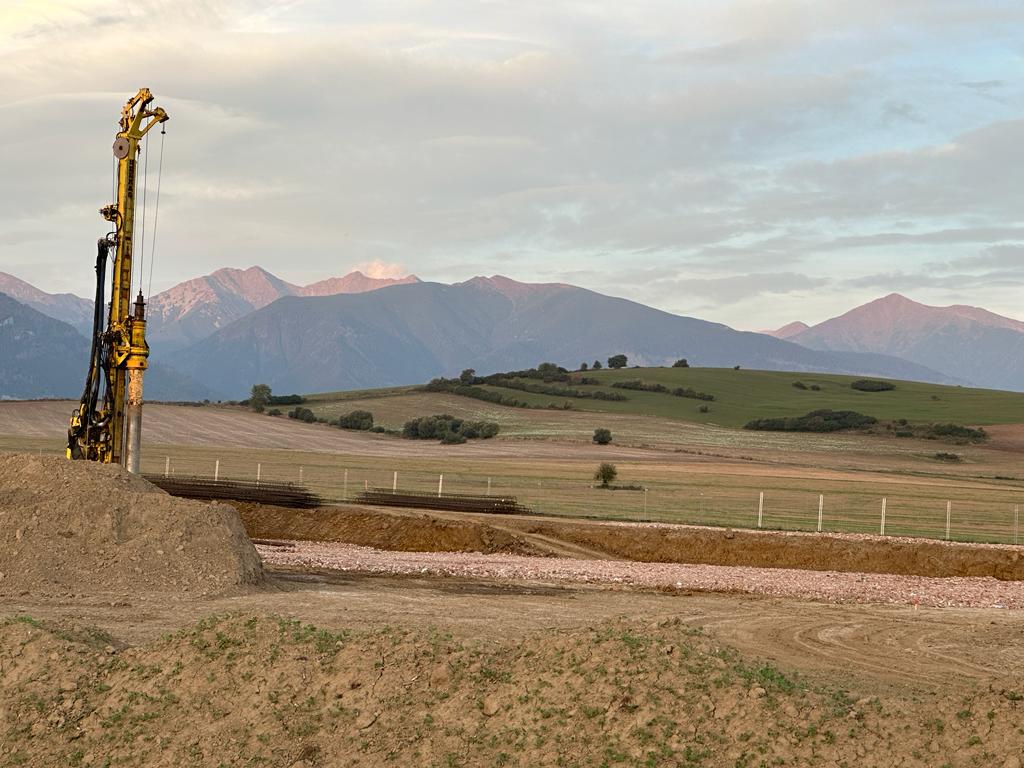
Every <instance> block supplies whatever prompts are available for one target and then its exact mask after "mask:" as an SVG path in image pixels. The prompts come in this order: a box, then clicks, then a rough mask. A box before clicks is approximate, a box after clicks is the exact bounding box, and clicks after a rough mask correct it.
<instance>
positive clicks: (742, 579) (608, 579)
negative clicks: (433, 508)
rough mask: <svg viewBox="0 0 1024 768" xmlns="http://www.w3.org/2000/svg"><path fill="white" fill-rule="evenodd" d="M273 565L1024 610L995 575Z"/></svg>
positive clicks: (343, 555) (372, 561)
mask: <svg viewBox="0 0 1024 768" xmlns="http://www.w3.org/2000/svg"><path fill="white" fill-rule="evenodd" d="M257 549H259V551H260V554H261V555H262V557H263V560H264V562H265V563H266V564H267V565H268V566H297V567H301V568H307V569H308V568H319V569H328V570H335V571H356V572H362V573H380V574H391V575H417V574H424V575H440V576H457V577H461V578H473V579H509V580H515V581H556V582H567V583H585V584H607V585H620V586H630V587H642V588H648V589H651V588H653V589H668V590H679V591H688V590H694V591H706V592H741V593H747V594H754V595H770V596H774V597H797V598H805V599H811V600H823V601H827V602H834V603H882V604H886V605H921V606H927V607H944V608H946V607H954V608H1008V609H1021V608H1024V582H1012V581H1000V580H998V579H994V578H987V577H947V578H933V577H923V576H895V575H889V574H876V573H838V572H834V571H800V570H792V569H784V568H750V567H742V566H717V565H683V564H677V563H637V562H629V561H621V560H573V559H568V558H551V557H523V556H520V555H501V554H497V555H495V554H488V555H483V554H475V553H465V552H388V551H383V550H379V549H371V548H369V547H360V546H355V545H352V544H341V543H333V542H332V543H319V542H305V541H296V542H288V543H287V545H285V546H280V545H275V546H258V547H257Z"/></svg>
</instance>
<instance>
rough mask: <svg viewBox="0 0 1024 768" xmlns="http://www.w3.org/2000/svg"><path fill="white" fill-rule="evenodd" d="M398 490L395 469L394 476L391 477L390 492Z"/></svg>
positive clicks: (396, 471)
mask: <svg viewBox="0 0 1024 768" xmlns="http://www.w3.org/2000/svg"><path fill="white" fill-rule="evenodd" d="M397 491H398V470H397V469H396V470H395V474H394V476H393V477H392V478H391V492H392V493H395V492H397Z"/></svg>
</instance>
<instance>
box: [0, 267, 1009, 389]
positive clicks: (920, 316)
mask: <svg viewBox="0 0 1024 768" xmlns="http://www.w3.org/2000/svg"><path fill="white" fill-rule="evenodd" d="M0 286H2V287H5V288H8V289H9V290H10V294H9V295H7V296H4V297H3V298H4V301H3V303H0V350H4V351H5V354H4V356H3V357H2V358H0V397H30V396H66V395H73V396H76V395H77V394H78V390H79V389H80V388H81V378H82V377H83V376H84V372H85V371H84V367H83V366H84V360H85V357H86V349H87V342H86V340H85V337H84V336H83V335H82V334H81V333H78V332H77V331H76V327H77V328H78V329H79V330H81V329H82V327H83V324H84V323H83V317H87V316H88V312H91V303H90V302H88V301H86V300H85V299H80V298H78V297H75V296H72V295H70V294H62V295H56V296H55V295H50V294H46V293H44V292H42V291H39V290H38V289H36V288H34V287H33V286H31V285H29V284H28V283H24V282H23V281H21V280H18V279H17V278H14V277H12V276H9V275H3V274H2V273H0ZM5 293H6V291H5ZM148 317H149V329H148V333H147V335H148V337H149V340H150V346H151V348H152V357H151V361H153V366H152V368H151V371H150V375H149V376H147V384H146V392H147V397H148V398H150V399H197V398H204V397H209V398H211V399H225V398H237V397H242V396H244V395H245V394H246V393H247V391H248V389H249V387H250V386H251V385H252V384H253V383H255V382H266V383H268V384H270V385H271V386H272V387H273V388H274V389H275V390H277V391H289V392H291V391H297V392H313V391H325V390H337V389H347V388H367V387H376V386H389V385H399V384H411V383H420V382H424V381H426V380H428V379H430V378H432V377H434V376H439V375H446V376H450V375H454V374H457V373H458V372H459V371H460V370H462V369H463V368H475V369H476V370H477V371H478V372H480V373H488V372H493V371H497V370H509V369H517V368H525V367H529V366H533V365H536V364H537V363H538V362H541V361H544V360H550V361H554V362H558V363H560V364H562V365H566V366H572V367H575V366H576V365H578V364H579V363H580V362H583V361H587V362H590V361H593V360H594V359H601V360H603V359H604V358H605V357H607V356H608V355H610V354H613V353H623V354H626V355H627V356H628V357H629V359H630V363H631V364H638V365H668V364H671V362H673V361H674V360H676V359H677V358H680V357H686V358H688V359H689V361H690V362H691V364H693V365H702V366H723V367H724V366H732V365H741V366H743V367H745V368H762V369H769V370H793V371H803V372H812V371H820V372H831V373H848V374H854V375H868V376H881V377H888V378H899V379H914V380H920V381H930V382H938V383H962V384H977V385H982V386H991V387H998V388H1006V389H1015V390H1024V384H1022V383H1021V382H1022V379H1021V376H1020V374H1021V373H1024V355H1021V354H1019V353H1020V352H1021V351H1024V323H1021V322H1019V321H1016V320H1013V319H1011V318H1006V317H1001V316H999V315H995V314H993V313H990V312H987V311H985V310H982V309H978V308H973V307H963V306H957V307H927V306H925V305H922V304H917V303H916V302H913V301H910V300H909V299H906V298H904V297H902V296H898V295H896V294H894V295H891V296H887V297H885V298H883V299H879V300H878V301H875V302H871V303H870V304H866V305H864V306H863V307H858V308H856V309H854V310H851V311H850V312H848V313H846V314H845V315H842V316H840V317H837V318H834V319H832V320H828V321H826V322H824V323H821V324H819V325H816V326H813V327H811V326H807V325H806V324H804V323H791V324H789V325H787V326H785V327H784V328H781V329H778V330H776V331H770V332H764V333H752V332H743V331H737V330H733V329H732V328H728V327H727V326H724V325H720V324H717V323H710V322H707V321H704V320H699V319H696V318H690V317H682V316H678V315H673V314H670V313H667V312H663V311H660V310H657V309H653V308H651V307H647V306H644V305H642V304H638V303H636V302H632V301H627V300H625V299H618V298H614V297H610V296H605V295H602V294H599V293H595V292H593V291H589V290H586V289H584V288H579V287H576V286H572V285H566V284H561V283H543V284H536V283H521V282H517V281H515V280H511V279H509V278H507V277H502V276H493V277H476V278H473V279H471V280H467V281H465V282H462V283H456V284H453V285H445V284H441V283H430V282H423V281H420V280H419V279H418V278H416V277H415V276H412V275H410V276H407V277H404V278H398V279H378V278H372V277H367V276H366V275H363V274H362V273H359V272H353V273H350V274H348V275H345V276H344V277H338V278H330V279H328V280H323V281H320V282H317V283H312V284H310V285H306V286H298V285H293V284H291V283H288V282H286V281H284V280H281V279H280V278H278V277H276V276H274V275H273V274H271V273H269V272H267V271H266V270H264V269H262V268H260V267H250V268H249V269H245V270H239V269H220V270H217V271H216V272H214V273H212V274H210V275H206V276H204V277H200V278H196V279H193V280H189V281H186V282H184V283H181V284H179V285H177V286H174V287H173V288H171V289H169V290H167V291H164V292H162V293H160V294H157V295H156V296H154V297H153V298H152V299H151V301H150V302H149V310H148ZM54 323H57V324H56V325H55V324H54ZM26 334H28V335H26ZM69 334H70V335H69ZM29 340H30V341H31V344H28V341H29ZM19 344H25V345H27V346H26V350H27V348H28V347H29V346H30V347H31V348H32V349H33V350H35V351H34V352H33V353H32V354H28V353H27V351H26V350H22V349H20V348H19ZM76 345H77V346H76ZM47 349H50V350H52V351H51V353H49V354H47V353H46V350H47ZM7 350H10V354H8V353H7ZM14 353H18V354H21V356H22V357H21V362H20V363H15V358H14V357H13V356H12V355H13V354H14ZM26 355H27V357H26ZM55 358H60V359H66V360H67V361H68V362H67V365H66V367H65V368H54V363H53V359H55ZM14 368H18V370H14Z"/></svg>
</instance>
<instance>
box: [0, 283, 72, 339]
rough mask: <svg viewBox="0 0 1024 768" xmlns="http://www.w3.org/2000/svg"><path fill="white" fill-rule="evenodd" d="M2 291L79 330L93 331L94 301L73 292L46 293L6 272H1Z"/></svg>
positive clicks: (0, 286)
mask: <svg viewBox="0 0 1024 768" xmlns="http://www.w3.org/2000/svg"><path fill="white" fill-rule="evenodd" d="M0 293H5V294H7V295H8V296H10V297H11V298H12V299H14V300H15V301H17V302H19V303H21V304H24V305H25V306H27V307H32V309H34V310H36V311H37V312H42V313H43V314H44V315H47V316H48V317H52V318H54V319H55V320H60V321H62V322H65V323H67V324H68V325H70V326H72V327H74V328H75V329H76V330H78V331H81V332H85V333H91V331H92V301H89V300H86V299H83V298H80V297H78V296H75V295H74V294H71V293H46V292H45V291H41V290H39V289H38V288H36V287H35V286H34V285H30V284H28V283H26V282H25V281H24V280H19V279H18V278H17V277H15V276H14V275H9V274H7V273H6V272H0Z"/></svg>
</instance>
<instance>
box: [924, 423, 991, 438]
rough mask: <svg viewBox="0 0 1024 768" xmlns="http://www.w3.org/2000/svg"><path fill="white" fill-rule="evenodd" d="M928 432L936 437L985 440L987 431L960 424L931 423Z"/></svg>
mask: <svg viewBox="0 0 1024 768" xmlns="http://www.w3.org/2000/svg"><path fill="white" fill-rule="evenodd" d="M930 432H931V433H932V434H933V435H935V436H936V437H952V438H957V439H960V440H979V441H980V440H987V439H988V432H986V431H985V430H984V429H973V428H971V427H965V426H963V425H961V424H932V426H931V429H930Z"/></svg>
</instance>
